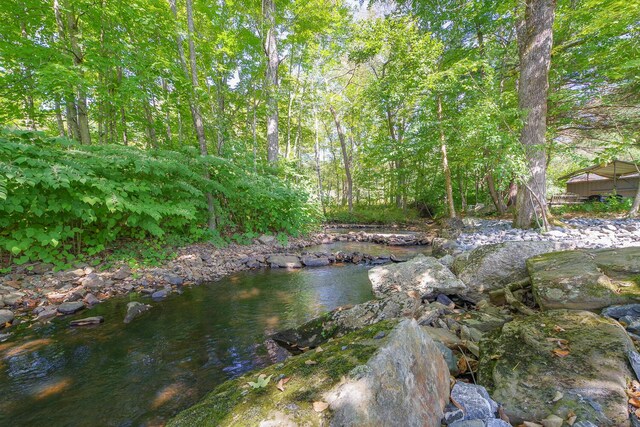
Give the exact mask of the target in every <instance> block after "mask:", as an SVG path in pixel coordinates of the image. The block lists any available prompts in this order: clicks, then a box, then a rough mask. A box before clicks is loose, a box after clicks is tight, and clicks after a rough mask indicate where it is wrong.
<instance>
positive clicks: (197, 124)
mask: <svg viewBox="0 0 640 427" xmlns="http://www.w3.org/2000/svg"><path fill="white" fill-rule="evenodd" d="M186 3H187V28H188V31H187V42H188V44H189V63H190V65H191V73H189V67H187V61H186V57H185V54H184V48H183V47H182V36H181V35H180V33H179V32H177V33H176V44H177V46H178V55H179V56H180V65H181V66H182V71H183V72H184V74H185V77H186V78H187V79H190V81H191V94H190V97H189V103H190V107H191V116H192V118H193V127H194V128H195V131H196V136H197V138H198V145H199V147H200V154H201V155H202V156H207V155H208V154H209V153H208V151H207V141H206V138H205V133H204V123H203V121H202V114H201V112H200V106H199V104H198V97H197V88H198V68H197V61H196V46H195V43H194V41H193V35H194V33H195V29H194V23H193V4H192V0H187V2H186ZM169 5H170V7H171V11H172V12H173V16H174V18H175V20H176V25H177V24H178V9H177V7H176V0H169ZM204 177H205V178H206V179H210V177H211V176H210V174H209V171H208V169H206V168H205V171H204ZM206 197H207V209H208V211H209V219H208V225H209V230H211V231H213V230H215V229H216V213H215V205H214V203H213V195H212V194H211V193H207V194H206Z"/></svg>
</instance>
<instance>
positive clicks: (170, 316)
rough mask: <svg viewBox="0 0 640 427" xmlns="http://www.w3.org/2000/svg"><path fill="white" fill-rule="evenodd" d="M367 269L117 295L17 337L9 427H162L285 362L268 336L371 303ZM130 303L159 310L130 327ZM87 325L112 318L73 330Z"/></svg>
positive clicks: (3, 352)
mask: <svg viewBox="0 0 640 427" xmlns="http://www.w3.org/2000/svg"><path fill="white" fill-rule="evenodd" d="M310 249H314V248H310ZM315 249H323V250H330V251H336V250H343V251H344V250H347V249H349V250H358V251H360V252H366V253H370V251H373V252H376V253H372V254H374V255H380V254H391V253H394V254H397V255H407V254H409V253H416V252H423V251H424V249H425V248H424V247H422V248H420V247H418V248H407V247H382V246H380V245H375V244H370V243H364V244H362V243H349V244H347V243H338V244H333V245H322V247H321V248H315ZM369 268H370V267H369V266H364V265H335V266H327V267H319V268H304V269H301V270H278V269H274V270H261V271H254V272H244V273H238V274H234V275H231V276H227V277H225V278H223V279H222V280H220V281H217V282H214V283H209V284H206V285H202V286H195V287H190V288H185V289H184V290H183V292H182V294H181V295H176V294H173V295H170V296H169V297H168V298H166V299H165V300H164V301H161V302H151V301H150V300H149V299H148V298H144V297H141V296H138V295H129V296H127V297H121V298H114V299H111V300H107V301H105V302H103V303H101V304H98V305H97V306H95V307H93V308H91V309H89V310H85V311H83V312H81V313H79V314H76V315H73V316H67V317H61V318H57V319H55V320H53V321H52V322H50V323H47V324H44V325H34V326H33V327H32V328H30V329H25V330H22V331H20V332H16V333H15V334H14V336H13V337H12V338H11V339H10V340H9V341H7V342H5V343H2V344H0V389H1V390H2V391H3V393H2V395H3V396H2V400H0V425H3V426H4V425H6V426H96V425H104V426H139V425H161V424H163V423H164V421H166V420H167V419H168V418H170V417H171V416H172V415H174V414H176V413H177V412H178V411H180V410H182V409H184V408H186V407H188V406H190V405H193V404H194V403H196V402H197V401H198V400H199V399H201V398H202V397H203V396H204V394H206V393H207V392H208V391H210V390H211V389H212V388H214V387H215V386H216V385H218V384H220V383H222V382H224V381H226V380H228V379H230V378H234V377H237V376H239V375H241V374H244V373H246V372H247V371H250V370H253V369H257V368H262V367H264V366H267V365H269V364H272V363H275V362H278V361H280V360H282V359H283V358H284V357H285V356H286V355H285V354H284V353H283V350H282V349H279V348H278V347H277V346H275V345H273V344H272V343H271V342H269V341H266V337H267V336H268V335H269V334H271V333H273V332H276V331H277V330H280V329H284V328H288V327H293V326H296V325H298V324H301V323H304V322H305V321H307V320H310V319H311V318H313V317H316V316H318V315H319V314H321V313H323V312H326V311H329V310H332V309H334V308H336V307H338V306H341V305H345V304H358V303H361V302H364V301H367V300H370V299H372V298H373V295H372V292H371V286H370V283H369V280H368V277H367V270H368V269H369ZM131 300H139V301H142V302H148V303H150V304H152V305H153V308H152V309H151V310H149V311H148V312H147V313H145V314H144V315H142V316H141V317H139V318H137V319H135V320H134V321H133V322H132V323H130V324H124V323H123V318H124V314H125V312H126V305H127V303H128V302H129V301H131ZM89 316H103V317H104V319H105V321H104V323H102V324H100V325H95V326H88V327H80V328H72V327H69V322H70V321H71V320H74V319H80V318H84V317H89Z"/></svg>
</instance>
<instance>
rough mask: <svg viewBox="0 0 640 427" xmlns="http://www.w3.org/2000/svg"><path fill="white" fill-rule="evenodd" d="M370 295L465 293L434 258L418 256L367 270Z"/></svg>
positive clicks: (459, 282)
mask: <svg viewBox="0 0 640 427" xmlns="http://www.w3.org/2000/svg"><path fill="white" fill-rule="evenodd" d="M369 280H370V281H371V284H372V287H373V293H374V294H375V295H376V296H377V297H378V298H383V297H386V296H389V295H391V294H393V293H396V292H409V291H416V292H418V294H419V295H421V296H426V295H432V294H438V293H444V294H449V295H453V294H460V293H463V292H464V291H465V289H466V287H465V285H464V283H462V282H461V281H460V280H459V279H458V278H457V277H456V276H455V275H454V274H453V273H452V272H451V270H449V269H448V268H447V267H445V266H444V265H442V264H441V263H440V262H438V260H437V259H435V258H433V257H427V256H424V255H418V256H416V257H415V258H413V259H411V260H409V261H407V262H401V263H397V264H388V265H382V266H379V267H374V268H372V269H371V270H369Z"/></svg>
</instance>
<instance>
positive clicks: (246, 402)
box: [169, 321, 397, 426]
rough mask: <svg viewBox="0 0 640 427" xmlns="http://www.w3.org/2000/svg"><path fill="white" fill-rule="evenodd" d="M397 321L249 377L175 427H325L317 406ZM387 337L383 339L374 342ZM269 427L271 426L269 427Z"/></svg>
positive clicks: (216, 393)
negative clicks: (264, 380)
mask: <svg viewBox="0 0 640 427" xmlns="http://www.w3.org/2000/svg"><path fill="white" fill-rule="evenodd" d="M396 323H397V321H383V322H379V323H376V324H374V325H371V326H368V327H366V328H364V329H362V330H359V331H356V332H353V333H350V334H348V335H345V336H343V337H341V338H339V339H333V340H330V341H329V342H326V343H325V344H323V345H322V351H320V352H318V351H317V350H311V351H308V352H306V353H303V354H301V355H298V356H293V357H291V358H289V359H287V360H286V361H285V362H284V363H280V364H276V365H272V366H269V367H267V368H264V369H262V370H260V371H254V372H250V373H247V374H245V375H243V376H241V377H239V378H236V379H233V380H230V381H227V382H225V383H223V384H221V385H220V386H218V387H216V388H215V389H214V390H213V391H212V392H211V393H210V394H208V395H207V396H206V397H205V398H204V399H203V400H202V401H201V402H199V403H198V404H196V405H194V406H192V407H191V408H189V409H186V410H185V411H183V412H181V413H180V414H178V415H177V416H176V417H175V418H174V419H173V420H171V422H170V423H169V425H170V426H194V425H199V426H214V425H215V426H256V425H259V424H260V423H261V422H267V421H272V422H273V423H276V422H277V423H280V424H278V425H287V423H289V424H291V425H299V426H322V425H326V424H327V422H328V421H327V416H326V414H325V413H324V412H320V413H318V412H315V411H314V410H313V402H314V401H319V400H322V398H323V397H322V395H323V393H324V392H326V391H328V390H329V389H331V388H332V387H333V386H334V385H335V384H337V383H338V382H339V381H340V380H341V378H342V377H344V376H347V375H349V373H350V372H351V371H352V370H354V368H356V367H358V366H361V365H364V364H365V363H366V362H367V361H368V360H369V359H370V358H371V356H372V355H373V354H374V353H375V352H376V350H377V349H378V348H379V347H380V346H381V345H382V344H383V343H384V342H386V337H387V336H388V332H389V331H390V330H391V329H393V327H394V326H395V325H396ZM380 332H385V337H383V338H382V339H374V337H376V336H377V337H378V338H379V336H380V335H382V334H379V333H380ZM262 374H264V375H266V376H267V377H268V376H271V381H270V382H269V383H268V384H267V386H266V387H265V388H262V389H253V388H252V387H250V386H249V385H248V382H249V381H256V379H257V378H258V377H259V376H260V375H262ZM280 378H289V381H288V382H287V383H286V384H285V385H284V390H285V391H284V392H283V391H280V390H278V388H277V387H276V385H277V383H278V380H279V379H280ZM267 425H268V424H267Z"/></svg>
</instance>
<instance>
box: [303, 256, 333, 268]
mask: <svg viewBox="0 0 640 427" xmlns="http://www.w3.org/2000/svg"><path fill="white" fill-rule="evenodd" d="M330 263H331V262H330V261H329V258H327V257H325V256H321V257H316V256H313V255H308V256H303V257H302V264H304V266H305V267H322V266H325V265H329V264H330Z"/></svg>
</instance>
